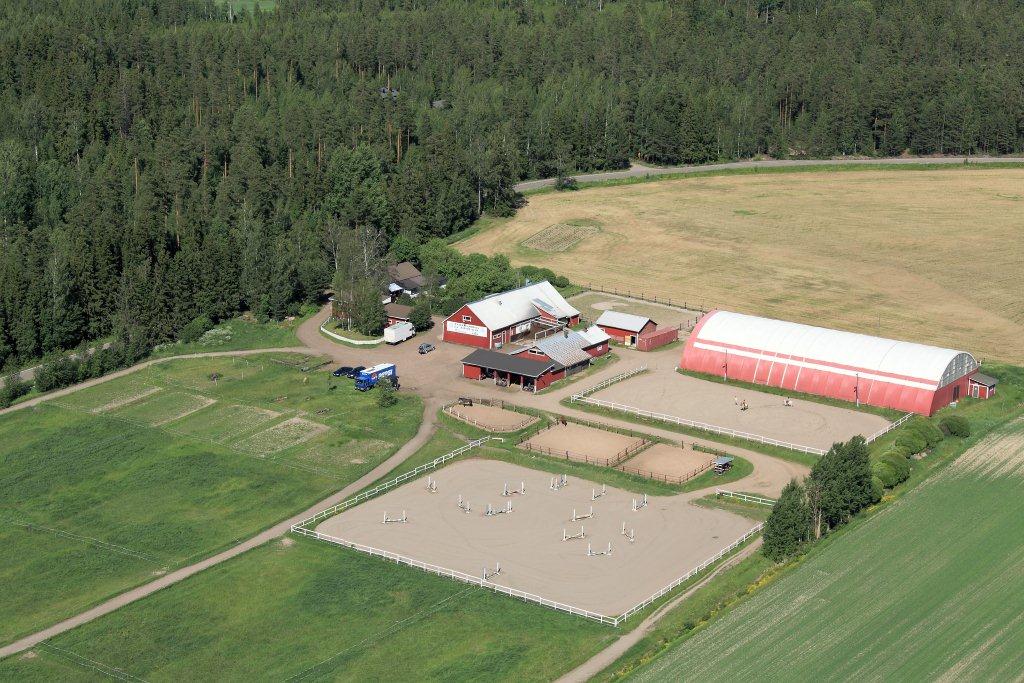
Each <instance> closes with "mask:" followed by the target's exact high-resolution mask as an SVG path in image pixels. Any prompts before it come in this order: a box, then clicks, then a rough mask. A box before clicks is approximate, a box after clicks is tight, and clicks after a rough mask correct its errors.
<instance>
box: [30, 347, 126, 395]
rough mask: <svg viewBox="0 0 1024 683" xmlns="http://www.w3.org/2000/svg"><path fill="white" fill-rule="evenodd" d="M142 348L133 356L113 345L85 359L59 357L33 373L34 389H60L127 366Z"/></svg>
mask: <svg viewBox="0 0 1024 683" xmlns="http://www.w3.org/2000/svg"><path fill="white" fill-rule="evenodd" d="M142 351H143V349H140V350H139V352H137V353H133V352H132V351H131V350H130V349H128V348H127V347H126V346H123V345H120V344H115V345H113V346H110V347H108V348H105V349H99V350H97V351H95V352H93V353H91V354H89V355H87V356H86V357H85V358H84V359H80V358H72V357H67V356H65V357H61V358H55V359H53V360H50V361H47V362H46V363H43V364H42V365H41V366H40V367H39V371H38V372H36V380H35V386H36V389H37V390H39V392H40V393H42V392H47V391H53V390H54V389H62V388H64V387H66V386H70V385H72V384H75V383H77V382H84V381H85V380H87V379H92V378H93V377H101V376H102V375H105V374H107V373H108V372H112V371H114V370H117V369H119V368H123V367H127V366H129V365H131V364H133V363H135V362H136V361H138V360H139V358H141V357H142V356H143V355H144V353H142Z"/></svg>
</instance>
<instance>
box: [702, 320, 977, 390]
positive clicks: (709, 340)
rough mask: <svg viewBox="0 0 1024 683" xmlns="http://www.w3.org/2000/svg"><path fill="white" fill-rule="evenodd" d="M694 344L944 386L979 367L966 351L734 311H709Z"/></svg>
mask: <svg viewBox="0 0 1024 683" xmlns="http://www.w3.org/2000/svg"><path fill="white" fill-rule="evenodd" d="M694 343H695V344H697V345H699V346H705V345H708V346H714V345H715V344H720V345H723V348H732V347H739V348H743V349H753V350H758V351H764V352H767V353H770V354H773V355H774V354H780V355H783V356H794V357H796V358H799V359H805V360H813V361H818V362H821V363H826V364H829V365H835V366H842V367H845V368H846V369H853V370H863V371H866V372H871V373H886V374H891V375H896V376H898V377H904V378H914V379H919V380H925V381H928V382H934V383H935V384H936V385H937V386H940V387H941V386H945V385H946V384H949V383H950V382H952V381H953V380H955V379H957V378H959V377H963V376H964V375H965V374H968V373H970V372H972V371H974V370H976V369H977V368H978V362H977V361H976V360H975V359H974V357H973V356H972V355H971V354H969V353H966V352H963V351H955V350H953V349H943V348H939V347H937V346H927V345H925V344H915V343H913V342H905V341H897V340H895V339H885V338H882V337H872V336H870V335H866V334H856V333H853V332H843V331H841V330H830V329H827V328H824V327H814V326H812V325H801V324H799V323H792V322H786V321H783V320H773V319H771V318H759V317H757V316H752V315H744V314H742V313H730V312H729V311H712V312H711V313H709V314H708V315H707V316H706V317H705V319H704V320H703V321H702V324H701V326H700V328H699V330H698V331H697V336H696V339H695V340H694Z"/></svg>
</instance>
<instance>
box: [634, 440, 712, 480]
mask: <svg viewBox="0 0 1024 683" xmlns="http://www.w3.org/2000/svg"><path fill="white" fill-rule="evenodd" d="M713 462H714V456H712V455H709V454H707V453H700V452H698V451H695V450H692V449H688V448H681V447H679V446H670V445H669V444H663V443H656V444H654V445H653V446H651V447H650V448H646V449H644V450H642V451H640V453H638V454H637V455H635V456H633V457H632V458H630V459H629V460H627V461H625V462H624V463H622V464H621V465H619V467H618V469H620V470H622V471H624V472H631V473H634V474H639V475H640V476H642V477H648V478H649V479H662V480H666V479H667V480H673V481H675V480H679V481H680V482H681V481H685V480H687V479H692V478H693V477H695V476H697V475H698V474H701V473H702V472H705V471H706V470H708V469H709V468H710V467H711V464H712V463H713Z"/></svg>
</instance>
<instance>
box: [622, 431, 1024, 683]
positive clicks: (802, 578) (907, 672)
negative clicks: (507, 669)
mask: <svg viewBox="0 0 1024 683" xmlns="http://www.w3.org/2000/svg"><path fill="white" fill-rule="evenodd" d="M1022 484H1024V422H1022V421H1020V420H1017V421H1015V422H1013V423H1010V424H1009V425H1004V426H1003V427H1001V428H998V429H996V430H995V431H994V432H993V433H992V434H991V435H990V436H989V438H987V439H985V440H984V441H982V442H981V443H979V444H977V445H975V446H974V447H973V448H972V449H971V450H970V451H969V452H968V453H966V454H965V455H963V456H961V457H960V459H959V460H958V461H956V462H955V463H954V464H953V465H951V466H950V467H948V468H947V469H945V470H944V471H942V472H941V473H938V474H937V475H935V476H934V477H933V478H931V479H929V480H928V481H927V482H926V483H925V484H923V485H922V486H920V487H918V488H917V489H914V490H912V491H911V492H910V493H908V494H907V495H906V496H904V497H903V498H902V499H901V500H899V501H898V502H897V503H896V504H894V505H892V506H890V507H888V508H887V509H885V510H884V511H883V512H881V513H880V514H877V515H875V516H874V517H872V518H870V519H868V520H867V521H866V522H865V523H863V524H860V525H857V526H855V527H854V528H852V529H851V530H850V531H849V533H845V534H840V535H839V536H837V537H836V538H834V539H831V542H828V543H826V545H825V546H824V547H823V548H821V549H820V551H818V552H816V553H814V554H812V556H810V557H809V558H808V559H807V560H806V561H805V562H803V563H802V564H800V565H799V566H798V567H797V568H796V569H795V570H793V571H792V572H791V573H790V574H789V575H787V576H785V577H783V578H782V579H780V580H779V581H778V582H777V583H776V584H774V585H772V586H770V587H769V588H767V589H766V590H764V591H762V592H759V593H757V594H755V595H754V597H752V598H751V599H749V600H748V601H746V602H744V603H742V604H741V605H740V606H739V607H737V608H736V609H735V610H733V611H731V612H729V613H728V614H727V615H726V616H725V617H724V618H721V619H719V620H717V621H715V622H713V623H712V624H711V625H710V626H709V627H708V628H707V629H704V630H699V631H698V632H697V634H696V635H695V636H693V637H692V638H690V639H689V640H686V641H684V642H683V643H681V644H679V645H678V646H676V647H674V648H672V649H671V650H668V651H667V652H665V653H664V654H662V655H661V656H659V657H657V658H655V659H654V660H653V661H652V662H651V663H650V664H649V665H648V666H646V667H643V668H641V669H640V670H638V671H637V673H636V675H635V678H636V679H638V680H679V679H680V678H683V677H685V678H686V679H687V680H743V679H750V678H754V677H764V675H765V673H766V672H768V673H769V677H770V678H773V679H779V680H810V679H820V678H829V679H844V680H851V679H864V678H870V679H901V680H934V679H936V678H940V677H943V676H945V677H948V678H950V679H956V680H1010V679H1013V678H1015V677H1017V676H1019V675H1020V672H1021V671H1022V670H1024V628H1022V627H1021V621H1022V618H1024V617H1022V615H1021V611H1020V608H1019V604H1018V603H1017V601H1015V600H1013V599H1011V596H1015V595H1019V594H1020V593H1021V591H1022V590H1024V573H1022V572H1021V571H1020V566H1021V563H1022V562H1024V543H1022V537H1021V533H1020V520H1021V519H1022V518H1024V498H1022V497H1021V496H1020V488H1021V485H1022ZM954 510H955V514H954V513H951V511H954Z"/></svg>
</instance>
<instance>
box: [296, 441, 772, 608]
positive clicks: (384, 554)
mask: <svg viewBox="0 0 1024 683" xmlns="http://www.w3.org/2000/svg"><path fill="white" fill-rule="evenodd" d="M491 440H495V441H503V439H502V438H501V437H496V436H485V437H482V438H480V439H476V440H474V441H471V442H469V443H467V444H466V445H465V446H461V447H459V448H456V449H455V450H454V451H452V452H451V453H446V454H445V455H442V456H441V457H439V458H436V459H434V460H431V461H430V462H428V463H425V464H423V465H420V466H419V467H416V468H415V469H412V470H409V471H408V472H406V473H404V474H401V475H399V476H397V477H395V478H394V479H390V480H388V481H386V482H383V483H381V484H378V485H377V486H374V487H373V488H371V489H369V490H367V491H364V492H362V493H360V494H359V495H357V496H354V497H352V498H349V499H348V500H345V501H343V502H341V503H338V504H337V505H333V506H331V507H329V508H326V509H324V510H321V511H320V512H318V513H316V514H315V515H313V516H311V517H307V518H306V519H304V520H302V521H301V522H298V523H296V524H293V525H292V527H291V531H292V533H296V534H299V535H302V536H308V537H310V538H315V539H317V540H319V541H325V542H327V543H333V544H335V545H340V546H344V547H346V548H351V549H353V550H357V551H359V552H362V553H366V554H368V555H373V556H376V557H381V558H383V559H385V560H389V561H391V562H395V563H396V564H404V565H407V566H409V567H415V568H416V569H422V570H423V571H426V572H430V573H431V574H436V575H438V576H444V577H447V578H450V579H453V580H455V581H462V582H463V583H468V584H472V585H475V586H479V587H481V588H486V589H487V590H491V591H494V592H495V593H502V594H504V595H508V596H509V597H513V598H518V599H520V600H524V601H526V602H533V603H536V604H538V605H541V606H543V607H548V608H550V609H555V610H558V611H560V612H566V613H568V614H574V615H576V616H579V617H584V618H586V619H591V620H593V621H597V622H600V623H602V624H608V625H609V626H618V625H619V624H621V623H622V622H624V621H625V620H626V619H628V618H629V617H631V616H633V615H634V614H636V613H637V612H640V611H641V610H643V609H644V608H646V607H648V606H649V605H651V604H652V603H654V602H655V601H656V600H658V599H659V598H661V597H662V596H664V595H666V594H668V593H670V592H671V591H672V590H674V589H675V588H677V587H679V586H680V585H682V584H683V583H685V582H687V581H689V580H690V579H692V578H694V577H695V576H697V575H698V574H700V573H701V572H703V571H705V570H706V569H708V568H709V567H711V565H713V564H715V563H716V562H718V561H719V560H721V559H722V558H724V557H725V556H726V555H728V554H729V553H731V552H732V551H733V550H735V549H736V548H738V547H739V546H741V545H742V544H743V543H745V542H746V541H747V540H749V539H750V538H752V537H753V536H755V535H756V534H758V533H760V532H761V530H762V529H763V528H764V525H763V524H758V525H757V526H755V527H754V528H752V529H750V530H749V531H748V532H747V533H745V534H743V536H741V537H740V538H738V539H736V540H735V541H733V542H732V543H730V544H729V545H728V546H726V547H725V548H722V549H721V550H720V551H718V552H717V553H715V554H714V555H713V556H712V557H709V558H708V559H706V560H704V561H703V562H701V563H700V564H699V565H697V566H696V567H694V568H693V569H691V570H690V571H688V572H687V573H685V574H683V575H682V576H680V577H679V578H677V579H676V580H674V581H672V582H671V583H670V584H668V585H667V586H665V587H664V588H662V589H661V590H659V591H657V592H656V593H654V594H653V595H651V596H650V597H649V598H647V599H646V600H643V601H642V602H640V603H638V604H636V605H634V606H633V607H631V608H629V609H628V610H626V611H625V612H623V613H622V614H620V615H619V616H615V617H613V616H608V615H605V614H600V613H598V612H594V611H592V610H588V609H583V608H582V607H575V606H573V605H569V604H566V603H564V602H559V601H557V600H551V599H549V598H545V597H543V596H541V595H535V594H533V593H528V592H526V591H522V590H519V589H517V588H511V587H509V586H502V585H500V584H497V583H494V582H493V581H490V580H488V579H485V578H483V577H482V576H474V575H472V574H467V573H465V572H462V571H459V570H457V569H450V568H448V567H440V566H438V565H434V564H430V563H428V562H423V561H421V560H417V559H415V558H412V557H406V556H404V555H399V554H398V553H393V552H390V551H388V550H381V549H380V548H374V547H371V546H368V545H363V544H361V543H356V542H354V541H349V540H346V539H343V538H338V537H337V536H332V535H330V534H325V533H322V532H320V531H317V530H316V529H314V528H311V527H312V526H313V525H315V524H316V523H317V522H320V521H322V520H324V519H327V518H328V517H333V516H335V515H337V514H339V513H341V512H344V511H345V510H347V509H349V508H351V507H353V506H355V505H358V504H360V503H362V502H364V501H366V500H369V499H370V498H373V497H374V496H376V495H378V494H380V493H382V492H384V491H387V490H389V489H392V488H394V487H396V486H398V485H399V484H402V483H404V482H406V481H409V480H410V479H414V478H416V477H418V476H419V475H421V474H423V473H424V472H427V471H430V470H434V469H437V468H438V467H439V466H441V465H443V464H445V463H447V462H449V461H451V460H454V459H455V458H457V457H459V456H460V455H462V454H464V453H467V452H469V451H471V450H473V449H474V448H478V447H480V446H482V445H484V444H485V443H486V442H488V441H491Z"/></svg>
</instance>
